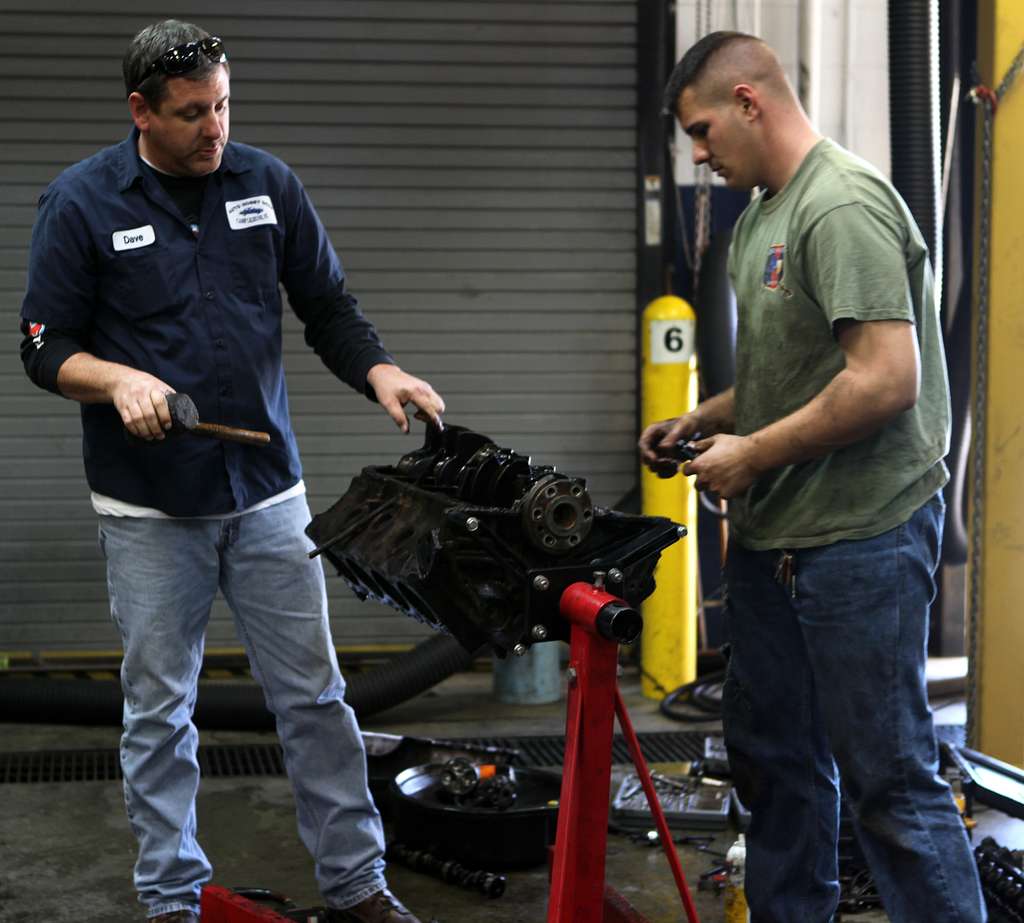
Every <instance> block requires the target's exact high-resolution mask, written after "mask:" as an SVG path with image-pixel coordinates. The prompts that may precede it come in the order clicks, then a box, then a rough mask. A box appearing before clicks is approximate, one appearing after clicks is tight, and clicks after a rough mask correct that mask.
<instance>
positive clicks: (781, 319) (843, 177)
mask: <svg viewBox="0 0 1024 923" xmlns="http://www.w3.org/2000/svg"><path fill="white" fill-rule="evenodd" d="M729 274H730V276H731V278H732V283H733V286H734V288H735V290H736V302H737V307H738V313H739V316H738V325H737V339H736V392H735V393H736V433H737V434H738V435H741V436H744V435H748V434H750V433H753V432H755V431H756V430H759V429H762V428H763V427H765V426H767V425H768V424H770V423H773V422H774V421H776V420H778V419H780V418H781V417H785V416H787V415H788V414H790V413H793V412H794V411H795V410H798V409H799V408H800V407H802V406H803V405H804V404H806V403H807V402H808V401H810V400H811V399H812V398H813V397H814V396H815V395H816V394H818V393H819V392H820V391H821V390H822V389H823V388H825V386H826V385H827V384H828V383H829V382H830V381H831V380H832V379H833V378H834V377H835V375H836V374H837V373H838V372H839V371H841V370H842V368H843V367H844V357H843V352H842V350H841V349H840V348H839V345H838V344H837V342H836V338H835V330H834V324H835V322H836V321H838V320H840V319H844V318H849V319H852V320H857V321H872V320H893V319H903V320H907V321H909V322H911V323H912V324H913V325H914V327H915V332H916V334H917V343H918V348H919V351H920V356H921V391H920V395H919V397H918V400H917V403H916V404H915V406H914V407H913V408H911V409H910V410H907V411H906V412H904V413H901V414H900V415H899V416H898V417H896V418H895V419H893V420H891V421H890V422H889V423H887V424H885V426H883V427H882V428H881V429H880V430H878V431H877V432H876V433H875V434H874V435H872V436H869V437H868V438H866V439H863V440H861V441H860V442H856V443H853V444H852V445H849V446H845V447H843V448H840V449H837V450H835V451H834V452H832V453H830V454H829V455H826V456H824V457H823V458H818V459H813V460H810V461H806V462H801V463H800V464H796V465H789V466H787V467H784V468H778V469H776V470H774V471H770V472H768V473H767V474H765V475H764V476H762V477H761V478H759V479H758V480H757V481H756V482H755V483H754V484H753V485H752V486H751V487H750V489H749V490H747V492H746V493H745V494H743V495H741V496H739V497H736V498H734V499H733V500H731V501H730V503H729V519H730V524H731V527H732V533H733V535H734V536H735V537H736V538H737V539H738V540H739V541H740V543H741V544H743V545H744V546H746V547H748V548H752V549H755V550H762V549H771V548H805V547H812V546H816V545H826V544H831V543H832V542H835V541H839V540H841V539H853V538H870V537H871V536H874V535H879V534H880V533H882V532H885V531H886V530H888V529H891V528H894V527H895V526H897V525H899V524H900V523H902V522H905V521H906V520H907V519H909V518H910V516H911V515H912V514H913V512H914V511H915V510H916V509H917V508H918V507H920V506H921V505H922V504H923V503H925V501H927V500H928V498H929V497H931V496H932V495H933V494H934V493H935V492H936V491H937V490H938V489H939V488H940V487H941V486H942V485H943V484H944V483H945V482H946V480H947V478H948V477H949V474H948V472H947V470H946V466H945V464H944V463H943V460H942V459H943V457H944V456H945V455H946V452H947V451H948V438H949V421H950V418H949V385H948V382H947V379H946V363H945V358H944V356H943V349H942V336H941V328H940V326H939V319H938V315H937V312H936V308H935V302H934V298H933V292H932V272H931V266H930V264H929V261H928V251H927V247H926V246H925V243H924V240H923V239H922V237H921V234H920V232H919V231H918V229H917V226H916V225H915V223H914V220H913V218H912V217H911V215H910V212H909V211H908V210H907V206H906V205H905V204H904V202H903V200H902V199H901V198H900V197H899V195H898V194H897V193H896V191H895V190H894V189H893V187H892V186H891V185H890V184H889V182H888V181H887V180H886V179H885V178H884V177H883V176H882V175H881V174H880V173H879V172H878V171H877V170H876V169H875V168H874V167H872V166H871V165H870V164H868V163H866V162H865V161H863V160H861V159H859V158H858V157H855V156H854V155H853V154H851V153H849V152H848V151H846V150H844V149H843V148H841V147H840V146H839V145H837V144H835V143H833V142H832V141H829V140H822V141H820V142H819V143H818V144H816V145H815V146H814V148H812V149H811V151H810V153H808V155H807V156H806V157H805V158H804V161H803V163H802V164H801V165H800V168H799V169H798V170H797V172H796V173H795V174H794V176H793V177H792V179H790V181H789V182H788V183H787V184H786V185H785V186H784V187H783V188H782V189H781V190H780V191H779V192H778V193H777V194H776V195H775V196H772V197H770V198H767V197H766V196H765V195H764V194H761V195H759V196H758V197H757V198H755V199H754V200H753V201H752V202H751V203H750V205H749V206H747V208H746V210H745V211H744V212H743V214H742V215H740V218H739V221H738V222H737V224H736V227H735V229H734V231H733V239H732V247H731V250H730V253H729Z"/></svg>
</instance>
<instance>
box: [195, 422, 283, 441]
mask: <svg viewBox="0 0 1024 923" xmlns="http://www.w3.org/2000/svg"><path fill="white" fill-rule="evenodd" d="M189 432H191V433H195V434H196V435H197V436H209V437H210V438H211V439H222V440H224V441H225V442H244V443H245V444H246V445H269V444H270V433H261V432H259V431H257V430H251V429H238V428H236V427H234V426H221V424H220V423H197V424H196V425H195V426H193V427H192V428H191V429H190V430H189Z"/></svg>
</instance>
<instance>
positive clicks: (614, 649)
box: [202, 582, 699, 923]
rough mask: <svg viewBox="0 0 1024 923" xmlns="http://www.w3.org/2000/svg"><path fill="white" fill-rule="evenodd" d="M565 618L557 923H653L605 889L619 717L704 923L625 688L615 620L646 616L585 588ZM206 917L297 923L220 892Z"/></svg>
mask: <svg viewBox="0 0 1024 923" xmlns="http://www.w3.org/2000/svg"><path fill="white" fill-rule="evenodd" d="M560 610H561V613H562V615H563V616H564V617H565V618H566V619H568V620H569V621H570V622H571V623H572V633H571V640H570V651H569V697H568V703H567V708H566V712H567V713H566V724H565V766H564V770H563V774H562V791H561V796H560V800H559V808H558V833H557V836H556V839H555V847H554V862H553V866H552V871H551V894H550V897H549V900H548V914H547V923H648V921H647V918H646V917H645V916H643V915H642V914H641V913H640V912H639V911H637V910H635V909H634V908H633V907H632V906H631V905H630V904H629V902H628V901H627V900H626V899H625V898H624V897H623V896H622V895H621V894H619V893H618V892H617V891H615V890H614V889H613V888H610V887H606V886H605V881H604V864H605V853H606V851H607V845H608V795H609V793H610V790H611V774H612V736H613V732H614V722H613V717H612V716H613V715H617V716H618V719H619V725H620V726H621V728H622V732H623V734H624V735H625V738H626V743H627V744H628V746H629V752H630V755H631V756H632V758H633V765H634V766H635V767H636V771H637V775H638V776H639V777H640V783H641V785H642V786H643V790H644V793H645V794H646V795H647V803H648V804H649V805H650V807H651V813H652V814H653V816H654V821H655V825H656V826H657V829H658V833H659V835H660V839H661V844H662V847H663V848H664V850H665V855H666V857H667V858H668V864H669V867H670V868H671V869H672V875H673V877H674V878H675V881H676V887H678V889H679V896H680V898H681V900H682V903H683V909H684V910H685V911H686V918H687V920H688V921H689V923H699V919H698V917H697V909H696V908H695V907H694V905H693V898H692V897H691V896H690V890H689V888H688V887H687V885H686V879H685V877H684V876H683V869H682V866H681V865H680V863H679V856H678V855H677V854H676V850H675V846H674V845H673V843H672V834H671V832H670V831H669V829H668V822H667V821H666V820H665V812H664V811H663V810H662V809H661V803H660V802H659V801H658V795H657V793H656V792H655V790H654V783H653V782H652V781H651V773H650V770H649V769H648V768H647V763H646V761H645V760H644V757H643V754H642V753H641V752H640V742H639V741H638V740H637V736H636V732H635V731H634V730H633V723H632V722H631V721H630V720H629V714H628V713H627V712H626V706H625V703H624V702H623V701H622V695H621V694H620V692H619V687H618V683H617V682H616V672H617V670H618V650H619V641H618V640H616V639H615V636H614V633H613V632H612V630H611V629H610V624H611V621H612V615H613V614H615V615H620V616H621V615H625V616H627V617H632V618H633V619H635V620H636V621H637V622H639V616H638V615H637V614H636V613H635V612H634V611H633V610H632V609H630V608H629V605H628V604H627V603H626V602H625V601H624V600H622V599H619V598H618V597H616V596H612V595H611V594H610V593H606V592H605V591H604V590H603V589H602V588H600V587H597V586H592V585H591V584H589V583H583V582H579V583H574V584H572V585H571V586H569V587H568V588H567V589H566V590H565V592H564V593H563V594H562V597H561V600H560ZM602 632H604V633H602ZM202 918H203V923H261V921H263V923H275V921H283V923H287V920H288V918H287V917H283V916H281V915H280V914H278V913H275V912H274V911H272V910H270V909H268V908H266V907H263V906H260V905H259V904H256V903H254V902H253V901H250V900H247V899H246V898H244V897H241V896H240V895H238V894H234V893H232V892H231V891H229V890H228V889H227V888H222V887H219V886H217V885H207V886H206V887H205V888H203V894H202Z"/></svg>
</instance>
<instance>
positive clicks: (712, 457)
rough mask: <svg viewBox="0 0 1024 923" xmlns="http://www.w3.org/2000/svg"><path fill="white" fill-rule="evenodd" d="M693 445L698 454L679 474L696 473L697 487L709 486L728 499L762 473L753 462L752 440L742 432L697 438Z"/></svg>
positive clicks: (707, 487) (708, 487)
mask: <svg viewBox="0 0 1024 923" xmlns="http://www.w3.org/2000/svg"><path fill="white" fill-rule="evenodd" d="M693 447H694V448H695V449H696V450H697V451H698V452H700V455H698V456H697V457H696V458H695V459H694V460H693V461H691V462H689V463H688V464H686V465H685V466H684V467H683V474H685V475H687V476H690V475H696V477H697V480H696V481H695V482H694V485H693V486H694V487H696V488H697V490H713V491H714V492H715V493H716V494H718V495H719V496H720V497H724V498H725V499H726V500H728V499H729V498H730V497H735V496H737V495H738V494H741V493H743V491H745V490H746V489H747V488H748V487H749V486H750V485H751V484H753V483H754V481H756V480H757V479H758V477H760V475H761V473H762V472H761V471H760V470H759V469H758V467H757V466H756V465H755V464H754V459H753V444H752V443H751V441H750V439H748V438H747V437H745V436H730V435H727V434H724V433H723V434H719V435H717V436H709V437H708V438H707V439H699V440H698V441H697V442H695V443H694V444H693Z"/></svg>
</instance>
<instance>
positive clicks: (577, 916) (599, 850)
mask: <svg viewBox="0 0 1024 923" xmlns="http://www.w3.org/2000/svg"><path fill="white" fill-rule="evenodd" d="M560 610H561V613H562V615H563V616H564V617H565V618H566V619H568V620H569V621H570V622H571V623H572V634H571V641H570V651H569V695H568V703H567V708H566V712H567V714H566V725H565V765H564V769H563V774H562V792H561V798H560V800H559V807H558V833H557V836H556V839H555V850H554V864H553V867H552V872H551V894H550V898H549V900H548V915H547V923H646V918H645V917H644V916H642V915H641V914H640V913H639V912H638V911H636V910H634V909H633V908H632V907H631V906H630V905H629V903H628V902H627V901H626V899H625V898H623V897H622V896H621V895H620V894H618V892H616V891H614V890H613V889H611V888H606V887H605V882H604V865H605V853H606V850H607V844H608V796H609V793H610V788H611V769H612V738H613V733H614V726H613V718H612V716H613V715H618V718H619V725H620V726H621V727H622V731H623V734H624V735H625V737H626V741H627V743H628V745H629V752H630V755H631V756H632V758H633V765H634V766H636V771H637V774H638V776H639V777H640V782H641V785H642V786H643V789H644V793H645V794H646V795H647V802H648V804H649V805H650V807H651V812H652V814H653V816H654V820H655V823H656V826H657V829H658V833H659V834H660V839H661V843H662V846H663V848H664V850H665V855H666V857H667V858H668V863H669V866H670V867H671V869H672V875H673V877H674V878H675V881H676V886H677V887H678V888H679V896H680V898H681V899H682V903H683V908H684V910H685V911H686V917H687V919H688V920H689V923H699V921H698V917H697V910H696V908H695V907H694V905H693V898H692V897H691V896H690V891H689V888H688V887H687V885H686V879H685V878H684V876H683V870H682V866H681V865H680V863H679V856H678V855H677V854H676V850H675V846H674V845H673V843H672V835H671V833H670V831H669V829H668V823H667V821H666V820H665V812H664V811H662V809H661V804H660V802H659V801H658V796H657V793H656V792H655V790H654V783H653V782H652V781H651V774H650V771H649V770H648V768H647V763H646V761H645V760H644V757H643V754H642V753H641V752H640V743H639V741H638V740H637V737H636V733H635V732H634V730H633V725H632V722H631V721H630V720H629V715H628V714H627V712H626V706H625V704H624V703H623V701H622V696H621V694H620V693H619V688H618V683H617V681H616V673H617V670H618V649H619V642H618V641H617V640H615V639H614V637H610V636H609V635H611V634H612V633H611V631H610V630H609V621H610V614H611V612H613V611H616V610H617V611H619V612H622V611H623V610H627V611H629V612H630V614H632V615H633V616H634V617H635V618H637V619H638V616H636V615H635V613H632V610H628V604H627V603H626V602H625V601H624V600H621V599H619V598H618V597H615V596H612V595H611V594H610V593H606V592H605V591H604V590H603V589H602V588H600V587H597V586H592V585H590V584H588V583H583V582H579V583H574V584H572V585H571V586H569V587H568V588H567V589H566V590H565V592H564V593H563V594H562V598H561V601H560ZM602 630H603V631H604V632H605V633H602Z"/></svg>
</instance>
